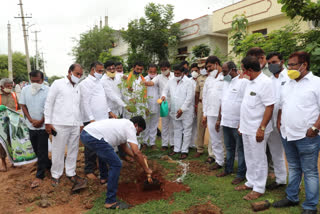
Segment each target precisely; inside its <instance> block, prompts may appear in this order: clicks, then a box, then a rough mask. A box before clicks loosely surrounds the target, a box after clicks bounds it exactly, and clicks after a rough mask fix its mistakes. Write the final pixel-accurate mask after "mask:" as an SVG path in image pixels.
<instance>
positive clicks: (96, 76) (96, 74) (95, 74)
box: [93, 72, 102, 80]
mask: <svg viewBox="0 0 320 214" xmlns="http://www.w3.org/2000/svg"><path fill="white" fill-rule="evenodd" d="M93 75H94V76H95V78H97V79H98V80H99V79H101V77H102V74H99V73H97V72H94V74H93Z"/></svg>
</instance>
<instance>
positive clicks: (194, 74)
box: [191, 71, 199, 78]
mask: <svg viewBox="0 0 320 214" xmlns="http://www.w3.org/2000/svg"><path fill="white" fill-rule="evenodd" d="M191 76H192V78H197V77H198V76H199V74H198V72H196V71H192V73H191Z"/></svg>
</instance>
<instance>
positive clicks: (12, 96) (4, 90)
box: [0, 78, 20, 172]
mask: <svg viewBox="0 0 320 214" xmlns="http://www.w3.org/2000/svg"><path fill="white" fill-rule="evenodd" d="M0 87H1V90H0V105H5V106H6V107H8V108H10V109H12V110H15V111H17V110H19V109H20V107H19V104H18V98H17V95H16V93H15V92H12V88H13V81H12V80H10V79H8V78H4V79H2V80H1V82H0ZM6 157H7V153H6V151H5V149H4V148H3V147H2V145H1V144H0V159H1V162H2V164H1V166H0V172H6V171H7V164H6Z"/></svg>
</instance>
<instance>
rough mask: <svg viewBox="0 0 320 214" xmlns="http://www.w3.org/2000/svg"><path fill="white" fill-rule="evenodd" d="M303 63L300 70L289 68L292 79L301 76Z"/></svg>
mask: <svg viewBox="0 0 320 214" xmlns="http://www.w3.org/2000/svg"><path fill="white" fill-rule="evenodd" d="M301 66H302V65H300V67H299V69H298V70H288V76H289V78H290V79H293V80H295V79H297V78H299V77H300V75H301V71H300V68H301Z"/></svg>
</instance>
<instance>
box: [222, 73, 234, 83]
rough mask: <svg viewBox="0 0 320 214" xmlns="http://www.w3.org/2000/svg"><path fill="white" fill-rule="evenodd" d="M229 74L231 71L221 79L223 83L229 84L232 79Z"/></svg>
mask: <svg viewBox="0 0 320 214" xmlns="http://www.w3.org/2000/svg"><path fill="white" fill-rule="evenodd" d="M230 72H231V71H229V73H228V74H227V75H225V76H224V77H223V80H224V81H227V82H231V80H232V77H231V75H230Z"/></svg>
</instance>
